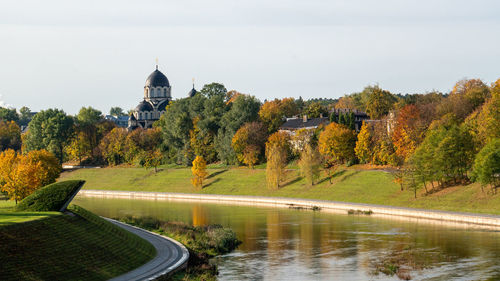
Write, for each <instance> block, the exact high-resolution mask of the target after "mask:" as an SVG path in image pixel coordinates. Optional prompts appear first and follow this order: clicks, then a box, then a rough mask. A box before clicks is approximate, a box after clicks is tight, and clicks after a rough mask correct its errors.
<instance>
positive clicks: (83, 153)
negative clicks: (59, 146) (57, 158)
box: [66, 132, 91, 165]
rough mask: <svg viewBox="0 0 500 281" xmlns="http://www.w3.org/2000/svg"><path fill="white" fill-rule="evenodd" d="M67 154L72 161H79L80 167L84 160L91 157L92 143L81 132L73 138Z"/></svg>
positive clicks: (67, 148)
mask: <svg viewBox="0 0 500 281" xmlns="http://www.w3.org/2000/svg"><path fill="white" fill-rule="evenodd" d="M66 153H67V154H68V156H69V158H70V159H75V160H78V163H79V165H81V163H82V159H83V158H85V157H90V156H91V149H90V143H89V141H88V138H87V137H86V135H85V134H84V133H83V132H79V133H78V134H76V136H74V137H73V139H72V140H71V143H70V144H69V145H68V146H67V147H66Z"/></svg>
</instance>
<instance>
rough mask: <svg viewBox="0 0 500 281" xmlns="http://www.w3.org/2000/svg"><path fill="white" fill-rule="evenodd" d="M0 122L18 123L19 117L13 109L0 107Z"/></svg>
mask: <svg viewBox="0 0 500 281" xmlns="http://www.w3.org/2000/svg"><path fill="white" fill-rule="evenodd" d="M0 121H14V122H17V121H19V115H18V114H17V112H16V110H15V109H13V108H5V107H0Z"/></svg>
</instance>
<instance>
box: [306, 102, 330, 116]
mask: <svg viewBox="0 0 500 281" xmlns="http://www.w3.org/2000/svg"><path fill="white" fill-rule="evenodd" d="M304 114H305V115H307V117H309V118H319V117H320V116H324V117H327V114H328V109H327V108H326V107H325V106H323V105H322V104H321V103H319V102H313V103H311V104H309V105H308V106H307V107H306V109H305V110H304Z"/></svg>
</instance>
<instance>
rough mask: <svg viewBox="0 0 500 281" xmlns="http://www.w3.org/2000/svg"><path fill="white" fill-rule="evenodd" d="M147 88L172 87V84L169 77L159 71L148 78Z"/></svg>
mask: <svg viewBox="0 0 500 281" xmlns="http://www.w3.org/2000/svg"><path fill="white" fill-rule="evenodd" d="M145 87H170V83H169V82H168V79H167V76H165V75H164V74H163V73H161V71H159V70H158V69H157V70H155V71H153V73H151V74H150V75H149V76H148V79H146V86H145Z"/></svg>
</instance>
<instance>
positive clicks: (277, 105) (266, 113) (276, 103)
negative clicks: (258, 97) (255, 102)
mask: <svg viewBox="0 0 500 281" xmlns="http://www.w3.org/2000/svg"><path fill="white" fill-rule="evenodd" d="M259 117H260V120H261V121H262V123H264V124H265V125H266V127H267V130H268V133H270V134H272V133H274V132H276V131H277V130H278V128H279V127H280V126H281V124H283V117H285V113H284V111H283V108H281V102H280V100H278V99H275V100H273V101H267V102H265V103H264V104H263V105H262V107H261V108H260V111H259Z"/></svg>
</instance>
